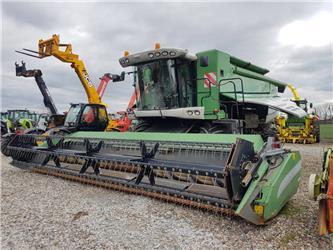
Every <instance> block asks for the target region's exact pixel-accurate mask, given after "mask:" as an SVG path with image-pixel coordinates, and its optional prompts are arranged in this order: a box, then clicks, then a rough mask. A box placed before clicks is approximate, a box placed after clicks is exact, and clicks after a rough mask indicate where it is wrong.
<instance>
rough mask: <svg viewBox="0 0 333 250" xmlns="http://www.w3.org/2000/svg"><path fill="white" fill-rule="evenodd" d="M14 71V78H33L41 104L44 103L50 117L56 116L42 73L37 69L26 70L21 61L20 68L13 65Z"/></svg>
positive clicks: (17, 65) (55, 109)
mask: <svg viewBox="0 0 333 250" xmlns="http://www.w3.org/2000/svg"><path fill="white" fill-rule="evenodd" d="M15 69H16V76H23V77H34V78H35V81H36V83H37V86H38V88H39V90H40V92H41V93H42V95H43V102H44V105H45V107H46V108H48V109H49V111H50V113H51V114H52V115H56V114H57V113H58V111H57V108H56V106H55V104H54V101H53V99H52V97H51V94H50V92H49V90H48V88H47V87H46V84H45V82H44V80H43V77H42V71H41V70H39V69H32V70H26V68H25V63H24V62H23V61H22V65H21V66H20V65H19V64H17V63H15Z"/></svg>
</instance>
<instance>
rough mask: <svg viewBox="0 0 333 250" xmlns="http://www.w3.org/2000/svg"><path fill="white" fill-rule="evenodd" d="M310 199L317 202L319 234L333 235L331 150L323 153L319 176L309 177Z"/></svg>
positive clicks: (332, 166) (332, 167)
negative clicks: (323, 157)
mask: <svg viewBox="0 0 333 250" xmlns="http://www.w3.org/2000/svg"><path fill="white" fill-rule="evenodd" d="M309 193H310V197H311V198H312V199H315V200H319V234H320V235H326V234H331V233H333V150H332V148H329V149H328V150H327V151H326V152H325V159H324V163H323V172H322V174H321V176H318V175H316V174H312V175H310V179H309Z"/></svg>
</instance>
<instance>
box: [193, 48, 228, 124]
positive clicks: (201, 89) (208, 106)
mask: <svg viewBox="0 0 333 250" xmlns="http://www.w3.org/2000/svg"><path fill="white" fill-rule="evenodd" d="M197 56H198V58H200V57H201V56H208V60H209V61H208V63H209V65H208V66H207V67H201V66H200V63H199V62H197V79H202V78H205V73H212V72H215V73H216V81H217V83H218V82H219V81H220V80H221V77H222V76H221V72H220V69H221V65H227V64H228V62H229V61H230V57H229V55H228V54H225V53H221V52H220V51H218V50H208V51H204V52H200V53H198V54H197ZM219 103H220V91H219V88H218V85H217V84H215V85H211V87H210V88H209V87H207V86H205V84H204V80H198V81H197V105H198V106H203V107H205V119H223V118H225V114H223V115H222V114H219V115H217V113H218V112H216V110H218V111H219V110H220V104H219Z"/></svg>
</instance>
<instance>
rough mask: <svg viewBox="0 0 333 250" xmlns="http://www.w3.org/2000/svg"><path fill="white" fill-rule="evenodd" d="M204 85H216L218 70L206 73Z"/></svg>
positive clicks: (208, 86)
mask: <svg viewBox="0 0 333 250" xmlns="http://www.w3.org/2000/svg"><path fill="white" fill-rule="evenodd" d="M204 78H205V80H204V87H205V88H210V87H214V86H216V78H217V77H216V72H209V73H205V74H204Z"/></svg>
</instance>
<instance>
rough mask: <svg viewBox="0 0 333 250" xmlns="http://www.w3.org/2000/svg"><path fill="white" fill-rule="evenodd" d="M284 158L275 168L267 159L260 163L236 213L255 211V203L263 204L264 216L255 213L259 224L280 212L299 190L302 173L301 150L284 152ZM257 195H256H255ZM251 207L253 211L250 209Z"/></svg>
mask: <svg viewBox="0 0 333 250" xmlns="http://www.w3.org/2000/svg"><path fill="white" fill-rule="evenodd" d="M283 158H284V160H283V161H282V162H281V163H280V165H279V166H278V167H277V168H275V169H269V168H268V163H267V161H263V162H262V164H261V165H260V167H259V169H258V171H257V176H258V178H257V179H256V180H255V181H253V182H252V183H251V184H250V186H249V188H248V189H247V191H246V194H245V195H244V197H243V199H242V201H241V203H240V204H239V206H238V207H237V210H236V214H239V215H240V216H242V213H244V211H246V213H249V212H252V213H253V214H254V211H253V205H254V204H256V205H262V206H263V207H264V213H263V215H262V216H258V215H256V214H254V218H256V220H257V224H263V222H264V221H267V220H269V219H271V218H273V217H274V216H276V215H277V214H278V212H279V211H280V210H281V209H282V208H283V206H284V205H285V204H286V202H287V201H288V200H289V199H290V198H291V197H292V196H293V195H294V194H295V193H296V192H297V188H298V185H299V180H300V175H301V156H300V153H299V152H291V153H288V154H284V156H283ZM254 196H255V197H254ZM249 207H251V209H252V211H248V210H249Z"/></svg>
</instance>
